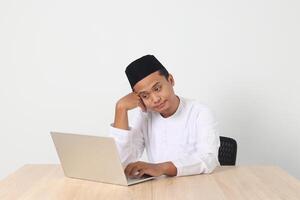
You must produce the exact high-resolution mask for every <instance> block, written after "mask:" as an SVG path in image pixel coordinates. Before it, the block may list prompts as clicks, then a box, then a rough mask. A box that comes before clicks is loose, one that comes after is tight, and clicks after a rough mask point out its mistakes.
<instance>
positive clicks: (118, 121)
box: [113, 92, 147, 130]
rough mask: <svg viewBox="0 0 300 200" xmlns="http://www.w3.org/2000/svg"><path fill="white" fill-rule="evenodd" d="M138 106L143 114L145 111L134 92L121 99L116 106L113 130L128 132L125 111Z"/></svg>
mask: <svg viewBox="0 0 300 200" xmlns="http://www.w3.org/2000/svg"><path fill="white" fill-rule="evenodd" d="M138 106H139V107H141V109H142V110H143V111H144V112H146V111H147V110H146V106H145V105H144V103H143V101H142V100H141V98H140V97H139V96H138V95H137V94H136V93H135V92H131V93H129V94H127V95H126V96H124V97H122V98H121V99H120V100H119V101H118V102H117V104H116V110H115V121H114V125H113V126H114V127H115V128H120V129H124V130H129V127H128V113H127V111H128V110H131V109H133V108H136V107H138Z"/></svg>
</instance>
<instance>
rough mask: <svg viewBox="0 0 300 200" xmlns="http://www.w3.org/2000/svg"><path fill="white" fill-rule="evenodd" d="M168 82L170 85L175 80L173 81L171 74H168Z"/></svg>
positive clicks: (173, 83)
mask: <svg viewBox="0 0 300 200" xmlns="http://www.w3.org/2000/svg"><path fill="white" fill-rule="evenodd" d="M168 82H169V83H171V85H172V86H174V85H175V81H174V78H173V76H172V74H169V77H168Z"/></svg>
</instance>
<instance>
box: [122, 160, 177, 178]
mask: <svg viewBox="0 0 300 200" xmlns="http://www.w3.org/2000/svg"><path fill="white" fill-rule="evenodd" d="M125 174H126V176H127V177H129V178H140V177H142V176H143V175H144V174H147V175H150V176H155V177H157V176H161V175H168V176H176V174H177V168H176V167H175V166H174V164H173V163H172V162H164V163H157V164H153V163H146V162H141V161H138V162H134V163H130V164H128V165H127V167H126V168H125Z"/></svg>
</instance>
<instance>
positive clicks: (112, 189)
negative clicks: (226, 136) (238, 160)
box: [0, 165, 300, 200]
mask: <svg viewBox="0 0 300 200" xmlns="http://www.w3.org/2000/svg"><path fill="white" fill-rule="evenodd" d="M0 199H1V200H6V199H11V200H18V199H30V200H35V199H42V200H47V199H55V200H61V199H76V200H79V199H82V200H93V199H97V200H102V199H109V200H114V199H122V200H127V199H130V200H135V199H137V200H148V199H149V200H150V199H151V200H152V199H172V200H174V199H180V200H185V199H193V200H194V199H205V200H210V199H228V200H239V199H243V200H248V199H249V200H255V199H270V200H279V199H286V200H294V199H295V200H299V199H300V181H299V180H297V179H295V178H293V177H292V176H290V175H288V174H287V173H286V172H285V171H283V170H281V169H280V168H278V167H275V166H235V167H219V168H217V169H216V170H215V171H214V172H213V173H212V174H209V175H196V176H186V177H173V178H170V177H163V178H159V179H157V180H152V181H148V182H144V183H140V184H137V185H133V186H129V187H126V186H118V185H111V184H104V183H99V182H92V181H85V180H79V179H71V178H67V177H65V176H64V174H63V171H62V169H61V167H60V165H25V166H23V167H22V168H20V169H19V170H17V171H16V172H15V173H13V174H11V175H9V176H8V177H7V178H5V179H4V180H2V181H0Z"/></svg>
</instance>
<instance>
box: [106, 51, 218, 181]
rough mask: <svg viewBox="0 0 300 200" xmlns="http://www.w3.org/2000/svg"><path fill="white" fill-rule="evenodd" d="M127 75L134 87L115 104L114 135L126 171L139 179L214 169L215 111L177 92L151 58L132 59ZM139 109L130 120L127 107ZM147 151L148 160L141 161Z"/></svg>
mask: <svg viewBox="0 0 300 200" xmlns="http://www.w3.org/2000/svg"><path fill="white" fill-rule="evenodd" d="M125 73H126V75H127V78H128V80H129V82H130V85H131V88H132V91H133V92H131V93H129V94H127V95H126V96H124V97H122V98H121V99H120V100H118V102H117V103H116V107H115V120H114V123H113V124H111V126H110V136H111V137H113V138H114V139H115V141H116V144H117V147H118V151H119V154H120V157H121V161H122V163H123V164H124V165H125V166H126V168H125V174H126V175H127V176H128V177H130V178H139V177H141V176H143V175H144V174H147V175H151V176H161V175H167V176H185V175H193V174H201V173H211V172H212V171H213V170H214V169H215V167H216V166H218V165H219V162H218V149H219V146H220V141H219V136H218V132H217V129H216V125H217V124H216V121H215V119H214V117H213V115H212V113H211V111H210V110H209V109H208V108H207V107H206V106H205V105H203V104H200V103H197V102H196V101H193V100H189V99H185V98H183V97H180V96H177V95H176V94H175V92H174V89H173V87H174V84H175V82H174V78H173V76H172V75H171V74H169V72H168V71H167V70H166V68H165V67H164V66H163V65H162V64H161V63H160V62H159V61H158V60H157V59H156V58H155V57H154V56H153V55H146V56H143V57H141V58H139V59H137V60H135V61H133V62H132V63H130V64H129V65H128V66H127V68H126V70H125ZM137 107H140V109H139V110H138V113H137V115H136V118H135V120H134V121H133V122H132V123H130V124H131V126H130V125H129V123H128V111H129V110H131V109H134V108H137ZM144 149H146V150H147V156H148V159H149V161H150V163H148V162H141V161H138V159H139V158H140V157H141V156H142V154H143V151H144Z"/></svg>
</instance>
